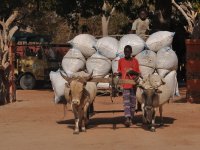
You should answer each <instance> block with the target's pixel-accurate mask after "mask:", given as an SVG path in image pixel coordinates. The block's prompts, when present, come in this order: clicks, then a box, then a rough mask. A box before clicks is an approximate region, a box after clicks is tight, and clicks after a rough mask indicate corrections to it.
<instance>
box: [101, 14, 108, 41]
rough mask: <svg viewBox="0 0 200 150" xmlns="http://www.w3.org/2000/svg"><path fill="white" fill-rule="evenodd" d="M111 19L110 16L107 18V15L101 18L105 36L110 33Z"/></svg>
mask: <svg viewBox="0 0 200 150" xmlns="http://www.w3.org/2000/svg"><path fill="white" fill-rule="evenodd" d="M109 20H110V17H108V18H106V16H105V15H103V16H102V18H101V21H102V35H103V37H104V36H107V35H108V25H109Z"/></svg>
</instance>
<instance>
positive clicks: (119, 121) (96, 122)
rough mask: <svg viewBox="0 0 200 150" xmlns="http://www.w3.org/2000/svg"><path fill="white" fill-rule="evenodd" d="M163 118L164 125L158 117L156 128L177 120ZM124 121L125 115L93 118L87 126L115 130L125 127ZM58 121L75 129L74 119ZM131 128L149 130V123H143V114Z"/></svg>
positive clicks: (135, 120)
mask: <svg viewBox="0 0 200 150" xmlns="http://www.w3.org/2000/svg"><path fill="white" fill-rule="evenodd" d="M163 119H164V125H163V126H160V118H159V117H156V128H166V127H168V126H169V125H170V124H173V123H174V121H175V120H176V119H175V118H171V117H163ZM124 121H125V119H124V116H118V117H109V118H91V119H90V122H89V124H88V127H87V128H88V129H92V128H98V129H104V128H110V129H114V130H115V129H119V128H125V126H123V124H124ZM57 123H58V124H66V125H67V127H68V128H71V129H74V119H69V120H61V121H57ZM102 125H103V126H102ZM104 125H110V126H104ZM131 128H143V129H144V130H149V129H148V127H147V125H143V123H142V115H136V116H135V118H134V120H133V125H132V126H131Z"/></svg>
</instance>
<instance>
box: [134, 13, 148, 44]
mask: <svg viewBox="0 0 200 150" xmlns="http://www.w3.org/2000/svg"><path fill="white" fill-rule="evenodd" d="M149 24H150V21H149V19H148V18H147V11H146V10H145V9H141V10H140V12H139V18H138V19H136V20H135V21H134V22H133V24H132V29H131V30H132V32H131V33H133V34H137V35H138V36H140V37H141V38H142V39H143V40H145V41H146V39H147V37H148V35H149Z"/></svg>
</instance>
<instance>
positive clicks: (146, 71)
mask: <svg viewBox="0 0 200 150" xmlns="http://www.w3.org/2000/svg"><path fill="white" fill-rule="evenodd" d="M139 68H140V73H141V75H142V77H143V78H146V77H147V76H148V75H150V74H153V73H154V71H155V69H154V68H151V67H147V66H139Z"/></svg>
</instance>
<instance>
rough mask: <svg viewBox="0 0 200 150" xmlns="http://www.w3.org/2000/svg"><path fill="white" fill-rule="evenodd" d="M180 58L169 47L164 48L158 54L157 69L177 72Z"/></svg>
mask: <svg viewBox="0 0 200 150" xmlns="http://www.w3.org/2000/svg"><path fill="white" fill-rule="evenodd" d="M177 67H178V58H177V55H176V53H175V52H174V51H173V50H172V49H171V48H169V47H165V48H162V49H160V50H159V51H158V53H157V59H156V68H157V69H166V70H170V71H172V70H176V69H177Z"/></svg>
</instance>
